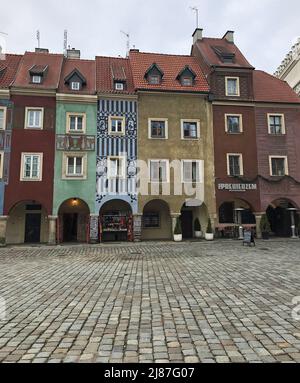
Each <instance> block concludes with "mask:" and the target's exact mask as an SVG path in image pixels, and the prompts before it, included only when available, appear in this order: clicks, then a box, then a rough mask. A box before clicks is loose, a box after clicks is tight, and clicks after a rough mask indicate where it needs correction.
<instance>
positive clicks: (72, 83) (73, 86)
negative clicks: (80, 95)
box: [71, 81, 80, 90]
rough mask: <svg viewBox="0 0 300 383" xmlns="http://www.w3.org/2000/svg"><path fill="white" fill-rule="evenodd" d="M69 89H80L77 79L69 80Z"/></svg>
mask: <svg viewBox="0 0 300 383" xmlns="http://www.w3.org/2000/svg"><path fill="white" fill-rule="evenodd" d="M71 89H72V90H80V82H78V81H73V82H71Z"/></svg>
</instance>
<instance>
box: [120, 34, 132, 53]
mask: <svg viewBox="0 0 300 383" xmlns="http://www.w3.org/2000/svg"><path fill="white" fill-rule="evenodd" d="M120 32H121V33H123V35H125V36H126V37H127V43H126V48H127V52H126V57H128V56H129V51H130V34H129V33H126V32H123V31H120Z"/></svg>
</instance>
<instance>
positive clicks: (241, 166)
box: [226, 153, 244, 177]
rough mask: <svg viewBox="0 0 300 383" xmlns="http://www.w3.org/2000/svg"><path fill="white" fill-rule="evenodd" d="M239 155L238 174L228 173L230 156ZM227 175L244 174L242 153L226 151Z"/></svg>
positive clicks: (239, 175)
mask: <svg viewBox="0 0 300 383" xmlns="http://www.w3.org/2000/svg"><path fill="white" fill-rule="evenodd" d="M233 156H235V157H237V156H238V157H239V158H240V174H230V161H229V158H230V157H233ZM226 157H227V176H228V177H241V176H244V161H243V154H242V153H227V154H226Z"/></svg>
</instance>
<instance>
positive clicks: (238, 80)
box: [225, 76, 241, 97]
mask: <svg viewBox="0 0 300 383" xmlns="http://www.w3.org/2000/svg"><path fill="white" fill-rule="evenodd" d="M228 80H236V81H237V94H229V93H228ZM225 93H226V96H227V97H240V96H241V90H240V78H239V77H234V76H226V77H225Z"/></svg>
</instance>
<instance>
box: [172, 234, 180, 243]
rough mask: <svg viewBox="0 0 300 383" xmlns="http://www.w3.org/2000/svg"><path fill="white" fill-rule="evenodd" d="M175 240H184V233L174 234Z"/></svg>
mask: <svg viewBox="0 0 300 383" xmlns="http://www.w3.org/2000/svg"><path fill="white" fill-rule="evenodd" d="M174 242H182V234H174Z"/></svg>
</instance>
